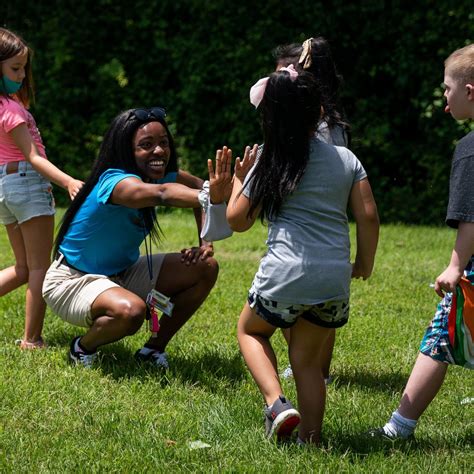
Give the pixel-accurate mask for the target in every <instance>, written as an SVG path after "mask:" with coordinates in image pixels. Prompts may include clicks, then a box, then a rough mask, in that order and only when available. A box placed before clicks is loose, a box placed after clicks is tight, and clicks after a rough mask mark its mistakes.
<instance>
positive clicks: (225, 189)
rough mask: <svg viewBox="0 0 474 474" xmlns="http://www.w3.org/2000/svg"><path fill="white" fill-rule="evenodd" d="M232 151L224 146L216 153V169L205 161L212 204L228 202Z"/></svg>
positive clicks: (210, 161)
mask: <svg viewBox="0 0 474 474" xmlns="http://www.w3.org/2000/svg"><path fill="white" fill-rule="evenodd" d="M231 165H232V150H231V149H230V148H227V147H226V146H224V147H222V150H217V152H216V167H215V169H214V166H213V164H212V160H207V168H208V170H209V195H210V198H211V203H212V204H220V203H222V202H224V201H228V200H229V198H230V194H231V192H232V174H231V171H230V169H231Z"/></svg>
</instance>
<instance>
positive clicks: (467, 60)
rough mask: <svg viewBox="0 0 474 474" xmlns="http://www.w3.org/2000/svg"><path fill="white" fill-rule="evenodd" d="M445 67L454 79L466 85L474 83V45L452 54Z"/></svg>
mask: <svg viewBox="0 0 474 474" xmlns="http://www.w3.org/2000/svg"><path fill="white" fill-rule="evenodd" d="M444 67H445V68H446V70H447V72H448V73H449V74H451V75H452V76H453V78H454V79H456V80H461V81H463V82H464V83H468V82H474V43H473V44H468V45H467V46H464V48H461V49H457V50H456V51H454V52H453V53H451V54H450V55H449V56H448V58H447V59H446V61H445V62H444Z"/></svg>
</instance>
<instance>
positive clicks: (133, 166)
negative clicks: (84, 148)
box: [55, 109, 178, 251]
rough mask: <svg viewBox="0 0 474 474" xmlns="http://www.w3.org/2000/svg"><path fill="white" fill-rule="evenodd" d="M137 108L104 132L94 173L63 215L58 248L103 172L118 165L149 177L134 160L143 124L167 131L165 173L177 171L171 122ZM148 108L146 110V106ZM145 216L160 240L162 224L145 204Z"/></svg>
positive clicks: (147, 225)
mask: <svg viewBox="0 0 474 474" xmlns="http://www.w3.org/2000/svg"><path fill="white" fill-rule="evenodd" d="M135 110H137V109H130V110H126V111H125V112H122V113H120V114H119V115H117V117H115V118H114V120H113V121H112V123H111V125H110V127H109V129H108V130H107V132H106V133H105V135H104V139H103V141H102V144H101V146H100V150H99V155H98V157H97V158H96V160H95V161H94V164H93V165H92V170H91V174H90V175H89V177H88V178H87V180H86V182H85V184H84V186H83V187H82V188H81V190H80V191H79V193H78V194H77V196H76V197H75V198H74V200H73V201H72V203H71V205H70V206H69V209H68V210H67V211H66V213H65V214H64V217H63V220H62V222H61V226H60V228H59V232H58V235H57V237H56V241H55V251H58V249H59V245H60V244H61V242H62V241H63V239H64V236H65V235H66V233H67V231H68V229H69V226H70V225H71V222H72V221H73V219H74V216H75V215H76V214H77V211H78V210H79V208H80V207H81V206H82V204H83V203H84V201H85V200H86V198H87V196H89V194H90V193H91V191H92V189H93V188H94V186H95V185H96V184H97V182H98V181H99V178H100V176H101V175H102V173H104V171H106V170H108V169H110V168H118V169H121V170H123V171H125V172H127V173H132V174H136V175H138V176H140V177H141V178H142V179H143V180H144V181H146V180H147V177H146V176H144V175H143V174H142V172H141V171H140V170H139V169H138V167H137V163H136V161H135V155H134V151H133V139H134V137H135V133H136V132H137V130H138V129H139V128H141V127H143V126H144V125H145V124H147V123H149V122H159V123H161V125H163V127H164V128H165V130H166V133H167V135H168V141H169V146H170V159H169V162H168V165H167V167H166V172H170V171H177V169H178V167H177V166H178V165H177V161H178V160H177V155H176V147H175V144H174V140H173V137H172V135H171V133H170V131H169V128H168V125H167V124H166V121H165V119H164V118H161V117H155V116H154V115H150V114H149V116H148V118H147V119H146V120H140V119H139V118H138V117H137V116H136V115H135V114H134V111H135ZM145 110H147V109H145ZM140 212H141V214H142V217H143V221H144V225H145V229H146V231H147V232H150V233H151V236H152V238H154V240H158V239H159V226H158V223H157V219H156V212H155V208H154V207H146V208H142V209H140Z"/></svg>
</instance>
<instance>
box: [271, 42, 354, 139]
mask: <svg viewBox="0 0 474 474" xmlns="http://www.w3.org/2000/svg"><path fill="white" fill-rule="evenodd" d="M302 52H303V46H302V45H301V44H299V43H292V44H287V45H280V46H277V47H276V48H275V49H274V50H273V57H274V58H275V61H276V63H277V65H280V66H288V65H289V64H293V65H294V66H295V68H297V69H298V70H302V69H303V65H302V64H299V59H300V56H301V53H302ZM303 59H305V58H303ZM304 70H305V71H307V72H310V73H311V74H313V75H314V77H315V79H316V80H317V81H318V84H319V88H320V90H321V105H322V106H323V109H324V115H323V117H321V118H322V119H323V120H325V121H326V122H327V124H328V126H329V128H333V127H335V126H340V127H342V128H343V129H344V131H345V132H346V133H347V134H348V136H349V132H350V128H351V127H350V124H349V122H348V121H347V120H346V118H345V114H344V109H343V108H342V105H341V101H340V97H339V94H340V90H341V88H342V86H343V78H342V76H341V75H340V74H339V73H338V71H337V68H336V63H335V62H334V59H333V57H332V52H331V48H330V46H329V43H328V41H327V40H326V39H325V38H323V37H322V36H317V37H316V38H312V39H311V65H310V66H309V67H307V68H305V69H304Z"/></svg>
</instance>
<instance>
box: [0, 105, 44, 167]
mask: <svg viewBox="0 0 474 474" xmlns="http://www.w3.org/2000/svg"><path fill="white" fill-rule="evenodd" d="M22 123H26V126H27V127H28V130H29V132H30V135H31V138H32V139H33V141H34V142H35V145H36V148H38V153H39V154H40V155H41V156H42V157H44V158H46V151H45V148H44V145H43V141H42V140H41V135H40V132H39V130H38V127H37V126H36V122H35V119H34V118H33V115H31V114H30V112H28V110H26V109H25V107H24V106H23V104H20V103H19V102H17V101H16V100H14V99H11V98H9V99H7V98H6V97H4V96H0V164H2V165H4V164H5V163H8V162H10V161H21V160H25V156H24V155H23V153H22V152H21V151H20V149H19V148H18V147H17V146H16V145H15V142H14V141H13V138H12V136H11V134H10V132H11V131H12V130H13V129H14V128H15V127H18V125H20V124H22Z"/></svg>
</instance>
